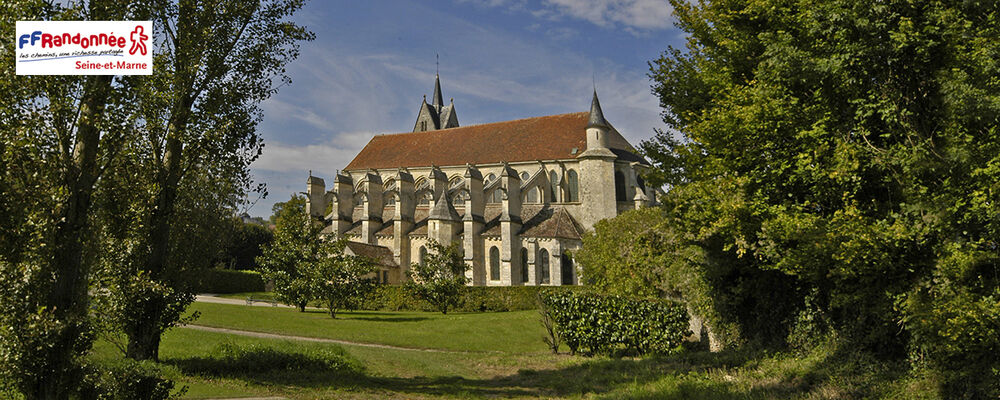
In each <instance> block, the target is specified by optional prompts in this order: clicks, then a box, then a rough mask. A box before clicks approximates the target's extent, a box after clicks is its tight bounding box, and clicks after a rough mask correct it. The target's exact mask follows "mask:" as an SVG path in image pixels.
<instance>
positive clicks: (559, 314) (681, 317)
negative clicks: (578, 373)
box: [541, 291, 690, 354]
mask: <svg viewBox="0 0 1000 400" xmlns="http://www.w3.org/2000/svg"><path fill="white" fill-rule="evenodd" d="M541 301H542V302H543V304H544V305H545V307H546V308H547V309H548V310H549V315H550V317H551V318H552V320H553V321H555V325H556V332H557V333H558V335H559V338H561V339H562V340H563V342H565V343H566V345H567V346H569V348H570V351H572V352H573V353H576V352H577V351H581V350H583V349H588V350H589V351H590V352H591V353H594V354H616V353H617V352H619V351H624V352H626V353H629V354H650V353H656V354H669V353H673V352H676V351H678V350H680V348H681V344H682V343H683V340H684V337H685V336H687V335H689V334H690V332H689V331H688V329H687V327H688V316H687V311H686V310H685V307H684V306H683V305H682V304H680V303H676V302H666V301H660V300H642V299H636V298H630V297H625V296H614V295H611V296H607V295H599V294H595V293H589V292H572V291H559V292H543V293H542V295H541Z"/></svg>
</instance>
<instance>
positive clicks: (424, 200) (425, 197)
mask: <svg viewBox="0 0 1000 400" xmlns="http://www.w3.org/2000/svg"><path fill="white" fill-rule="evenodd" d="M417 204H419V205H423V206H426V205H429V204H431V192H430V191H429V190H428V191H425V192H424V194H422V195H420V200H418V201H417Z"/></svg>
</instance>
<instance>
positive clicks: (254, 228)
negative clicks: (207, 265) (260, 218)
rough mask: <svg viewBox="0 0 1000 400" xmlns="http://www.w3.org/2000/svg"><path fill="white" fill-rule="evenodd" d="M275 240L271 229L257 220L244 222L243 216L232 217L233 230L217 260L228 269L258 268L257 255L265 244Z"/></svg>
mask: <svg viewBox="0 0 1000 400" xmlns="http://www.w3.org/2000/svg"><path fill="white" fill-rule="evenodd" d="M272 240H274V234H273V233H271V230H270V229H267V227H265V226H262V225H260V224H258V223H255V222H243V218H232V231H230V232H228V234H227V240H226V244H225V246H224V248H223V250H222V253H221V255H220V257H219V259H218V261H217V263H218V264H221V265H222V266H223V267H225V268H228V269H250V270H256V269H257V267H258V265H257V257H258V256H260V255H261V252H262V249H263V247H264V245H266V244H268V243H271V241H272Z"/></svg>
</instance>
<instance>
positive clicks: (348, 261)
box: [310, 239, 375, 318]
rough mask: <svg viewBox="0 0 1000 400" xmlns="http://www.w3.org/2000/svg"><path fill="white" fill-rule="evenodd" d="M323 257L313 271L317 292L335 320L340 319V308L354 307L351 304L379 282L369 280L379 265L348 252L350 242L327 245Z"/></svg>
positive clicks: (342, 240) (324, 244) (372, 279)
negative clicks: (346, 249) (338, 314)
mask: <svg viewBox="0 0 1000 400" xmlns="http://www.w3.org/2000/svg"><path fill="white" fill-rule="evenodd" d="M322 247H323V248H324V250H325V251H324V253H325V254H327V255H328V256H327V257H323V258H321V259H320V260H318V261H317V262H316V265H315V268H313V270H312V271H310V273H311V275H312V281H313V291H314V294H315V296H316V297H317V298H320V299H322V300H323V302H324V303H326V308H327V310H329V311H330V317H331V318H337V310H338V309H346V308H350V305H351V302H352V301H354V300H355V299H357V298H359V297H361V296H364V295H365V293H367V292H368V291H370V290H371V289H373V288H374V285H375V279H374V278H373V277H367V278H366V277H365V276H366V275H368V274H371V273H372V272H373V271H375V264H374V263H373V262H372V261H371V260H369V259H368V258H365V257H359V256H354V255H349V254H345V253H344V248H345V247H346V240H345V239H341V240H339V241H337V242H332V243H323V246H322Z"/></svg>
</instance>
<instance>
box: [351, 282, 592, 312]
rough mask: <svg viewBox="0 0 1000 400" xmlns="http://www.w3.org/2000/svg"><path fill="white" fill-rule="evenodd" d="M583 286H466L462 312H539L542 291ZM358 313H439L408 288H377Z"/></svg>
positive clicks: (565, 289) (460, 308)
mask: <svg viewBox="0 0 1000 400" xmlns="http://www.w3.org/2000/svg"><path fill="white" fill-rule="evenodd" d="M581 289H582V287H581V286H466V287H465V289H462V291H461V295H460V296H459V300H458V306H457V307H456V308H454V311H458V312H502V311H524V310H535V309H537V308H538V305H537V303H536V300H535V298H536V297H537V296H538V293H540V292H541V291H543V290H545V291H556V292H559V291H571V290H581ZM358 309H361V310H373V311H436V309H435V308H434V307H433V306H431V305H430V304H429V303H427V302H426V301H424V300H421V299H419V298H417V297H416V296H414V295H413V293H412V292H411V291H410V290H409V289H408V288H407V287H406V286H386V285H380V286H377V287H376V288H375V289H374V290H373V291H372V292H370V293H368V295H366V296H365V297H364V298H362V299H361V300H360V301H359V304H358Z"/></svg>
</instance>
